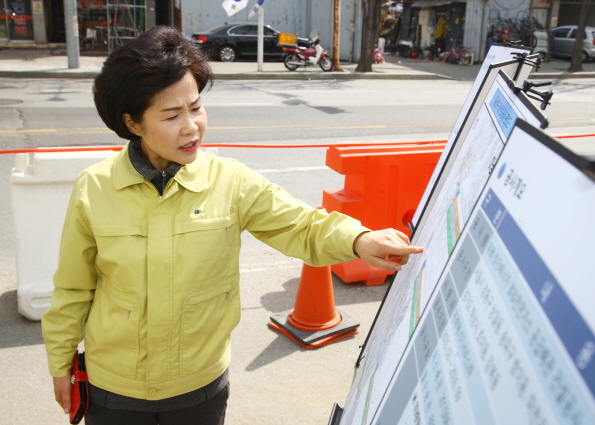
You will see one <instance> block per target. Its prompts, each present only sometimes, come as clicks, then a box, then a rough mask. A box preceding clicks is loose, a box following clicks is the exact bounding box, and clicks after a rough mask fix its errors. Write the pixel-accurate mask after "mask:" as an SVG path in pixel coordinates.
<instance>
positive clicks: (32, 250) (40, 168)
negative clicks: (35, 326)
mask: <svg viewBox="0 0 595 425" xmlns="http://www.w3.org/2000/svg"><path fill="white" fill-rule="evenodd" d="M114 153H115V152H114V151H89V152H60V153H50V152H47V153H46V152H43V153H31V154H26V153H21V154H16V155H15V167H14V168H13V170H12V173H11V175H10V193H11V199H12V216H13V222H14V230H15V240H16V263H17V264H16V266H17V300H18V310H19V313H20V314H21V315H23V316H25V317H26V318H27V319H30V320H41V316H42V315H43V313H44V312H45V311H46V310H47V309H48V308H49V306H50V302H51V297H52V291H53V288H54V286H53V283H52V278H53V275H54V272H55V271H56V267H57V265H58V253H59V248H60V237H61V235H62V227H63V225H64V217H65V215H66V208H67V206H68V201H69V199H70V193H71V191H72V186H73V184H74V180H75V179H76V177H77V176H78V174H79V173H80V172H81V171H83V170H84V169H85V168H87V167H89V166H91V165H93V164H95V163H97V162H100V161H102V160H103V159H105V158H107V157H108V156H110V155H113V154H114Z"/></svg>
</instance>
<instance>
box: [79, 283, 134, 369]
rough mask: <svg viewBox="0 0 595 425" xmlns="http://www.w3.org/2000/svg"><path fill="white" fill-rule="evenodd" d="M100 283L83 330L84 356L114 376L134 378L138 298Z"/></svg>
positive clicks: (108, 284)
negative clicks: (85, 352) (85, 353)
mask: <svg viewBox="0 0 595 425" xmlns="http://www.w3.org/2000/svg"><path fill="white" fill-rule="evenodd" d="M101 280H102V282H101V283H100V284H99V285H98V290H97V292H96V294H95V299H94V300H93V304H92V306H91V311H90V313H89V320H88V321H87V327H86V330H85V347H86V351H87V356H88V357H89V361H91V362H92V363H95V364H97V365H99V366H100V367H102V368H104V369H106V370H109V371H111V372H113V373H115V374H116V375H119V376H123V377H125V378H129V379H136V368H137V362H138V354H139V315H140V311H139V310H140V307H139V301H138V297H137V296H136V295H134V294H129V293H125V292H123V291H121V290H118V289H117V288H115V287H114V286H112V285H111V284H110V283H109V280H108V279H107V278H105V276H102V278H101ZM99 288H101V289H99Z"/></svg>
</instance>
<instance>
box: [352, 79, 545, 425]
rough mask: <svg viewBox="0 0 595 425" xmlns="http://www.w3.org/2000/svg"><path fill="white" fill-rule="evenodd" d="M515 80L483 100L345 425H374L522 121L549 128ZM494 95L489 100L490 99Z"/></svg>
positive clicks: (393, 292)
mask: <svg viewBox="0 0 595 425" xmlns="http://www.w3.org/2000/svg"><path fill="white" fill-rule="evenodd" d="M509 82H510V79H509V78H508V77H507V76H506V75H505V74H504V73H502V72H501V73H499V75H498V76H497V77H496V78H495V80H494V83H493V84H492V85H491V86H489V87H484V88H483V90H485V93H483V92H482V93H480V94H479V95H480V96H481V98H482V99H484V100H483V103H482V104H481V110H480V111H479V112H478V113H477V115H476V118H475V120H473V122H471V123H468V125H469V126H470V128H469V131H468V132H467V135H466V137H465V139H464V140H460V141H459V142H458V144H459V146H457V148H458V149H457V154H456V156H455V157H452V158H450V159H449V163H448V170H449V171H448V173H444V174H443V175H442V176H441V178H440V179H439V181H438V182H437V185H438V186H439V191H438V192H435V193H434V194H433V199H434V202H433V207H432V208H431V209H430V210H428V211H426V212H425V213H424V215H423V216H422V219H421V220H420V225H419V227H418V229H417V231H416V233H415V235H414V237H413V238H412V244H413V245H418V246H423V247H424V252H423V253H422V254H419V255H415V256H412V257H410V260H409V263H408V265H407V267H405V268H404V269H403V271H401V272H399V273H398V274H397V276H396V278H395V280H394V282H393V284H392V286H391V288H390V290H389V292H388V294H387V295H386V298H385V300H384V302H383V305H382V306H381V309H380V311H379V313H378V316H377V318H376V322H375V324H374V327H373V328H372V330H371V331H370V334H369V336H368V340H367V342H366V345H365V347H364V350H363V352H362V355H361V358H362V362H361V363H360V367H359V369H358V371H357V372H356V376H355V380H354V383H353V385H352V388H351V391H350V393H349V395H348V398H347V402H346V405H345V411H344V414H343V419H342V421H341V424H342V425H351V424H358V425H359V424H369V423H371V422H370V420H371V418H372V417H373V416H374V414H375V412H376V410H377V409H378V406H379V405H380V402H381V401H382V398H383V396H384V394H385V392H386V390H387V388H388V385H389V383H390V380H391V378H392V376H393V374H394V372H395V369H396V367H397V365H398V364H399V362H400V361H401V358H402V356H403V353H404V351H405V349H406V347H407V345H408V342H409V340H410V338H411V336H412V335H413V331H414V330H415V328H416V326H417V324H418V322H419V320H420V318H421V317H422V313H423V311H424V309H425V308H426V306H427V304H428V300H429V298H430V296H431V294H432V292H433V291H434V288H435V287H436V284H437V282H438V279H439V277H440V274H441V273H442V271H443V269H444V267H445V265H446V263H447V261H448V259H449V257H450V256H451V254H452V253H453V250H454V248H455V246H456V244H457V242H458V240H459V239H460V236H461V232H462V229H463V227H464V226H465V223H466V222H467V220H468V219H469V217H470V215H471V211H472V209H473V206H474V205H475V203H476V201H477V199H478V196H479V194H480V193H481V191H482V189H483V187H484V185H485V183H486V181H487V179H488V177H489V175H490V173H491V171H492V169H493V167H494V165H495V162H496V160H497V158H498V156H499V155H500V153H501V151H502V149H503V147H504V145H505V142H506V139H507V137H508V136H509V134H510V132H511V130H512V128H513V126H514V122H515V120H516V118H517V117H520V118H523V119H525V120H528V121H529V122H531V123H532V124H534V125H541V124H542V123H543V122H544V121H545V119H544V117H543V116H542V115H541V114H540V112H539V111H538V110H537V109H536V108H535V106H534V105H532V104H531V103H530V102H529V101H528V99H527V98H526V96H525V95H524V94H523V93H517V94H515V93H514V92H513V91H512V90H511V89H510V87H509ZM486 93H487V94H486Z"/></svg>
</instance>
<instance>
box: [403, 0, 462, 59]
mask: <svg viewBox="0 0 595 425" xmlns="http://www.w3.org/2000/svg"><path fill="white" fill-rule="evenodd" d="M411 7H412V9H413V10H414V14H415V15H417V25H416V28H415V39H416V44H417V45H418V46H419V47H421V48H423V49H424V50H432V49H436V51H437V52H438V53H440V52H442V51H445V50H447V49H450V47H451V46H452V45H457V46H461V45H462V44H463V37H464V32H465V9H466V1H461V0H459V1H454V2H453V1H448V0H422V1H416V2H415V3H413V4H412V5H411Z"/></svg>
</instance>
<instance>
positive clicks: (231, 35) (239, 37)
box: [192, 22, 311, 62]
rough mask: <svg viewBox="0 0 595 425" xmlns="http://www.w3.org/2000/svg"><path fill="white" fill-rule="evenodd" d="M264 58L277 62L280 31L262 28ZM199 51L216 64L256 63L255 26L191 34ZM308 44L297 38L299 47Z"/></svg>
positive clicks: (246, 24) (232, 26)
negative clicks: (241, 61)
mask: <svg viewBox="0 0 595 425" xmlns="http://www.w3.org/2000/svg"><path fill="white" fill-rule="evenodd" d="M263 30H264V41H263V58H264V59H265V60H273V59H276V60H280V59H281V58H282V57H283V53H284V51H283V48H282V47H281V46H277V43H278V41H277V39H278V36H279V33H280V32H279V31H277V30H276V29H274V28H272V27H271V26H270V25H265V26H264V29H263ZM192 38H194V39H196V40H197V41H198V42H199V43H200V46H201V48H202V49H203V50H204V51H205V52H206V53H207V54H208V55H209V56H210V57H211V58H212V59H215V60H220V61H223V62H233V61H234V60H236V59H252V60H256V55H257V48H258V47H257V42H258V25H257V24H255V23H252V22H243V23H237V22H236V23H234V24H223V25H219V26H216V27H215V28H211V29H210V30H208V31H205V32H199V33H196V34H192ZM310 43H311V41H310V40H309V39H307V38H300V37H298V38H297V44H298V46H303V47H308V46H309V45H310Z"/></svg>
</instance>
